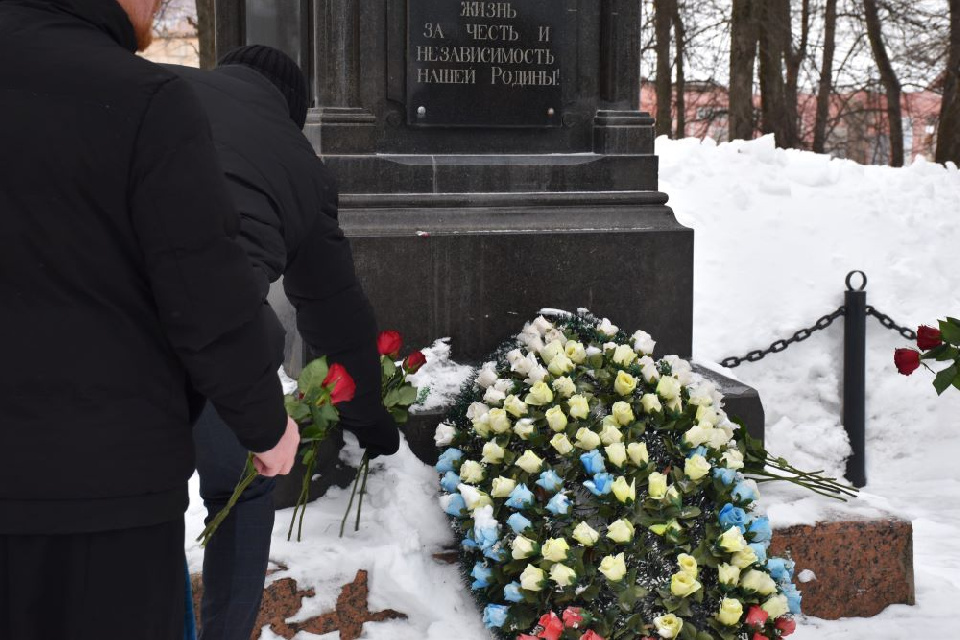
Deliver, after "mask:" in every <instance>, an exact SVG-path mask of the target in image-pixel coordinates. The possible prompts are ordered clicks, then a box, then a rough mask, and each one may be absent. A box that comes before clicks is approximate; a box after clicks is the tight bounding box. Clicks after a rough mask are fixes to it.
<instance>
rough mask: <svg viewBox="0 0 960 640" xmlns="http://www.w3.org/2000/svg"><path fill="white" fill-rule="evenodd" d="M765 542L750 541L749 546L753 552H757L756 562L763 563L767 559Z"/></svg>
mask: <svg viewBox="0 0 960 640" xmlns="http://www.w3.org/2000/svg"><path fill="white" fill-rule="evenodd" d="M767 544H768V543H766V542H752V543H750V545H749V546H750V548H751V549H753V552H754V553H755V554H757V562H758V563H759V564H763V563H765V562H766V561H767Z"/></svg>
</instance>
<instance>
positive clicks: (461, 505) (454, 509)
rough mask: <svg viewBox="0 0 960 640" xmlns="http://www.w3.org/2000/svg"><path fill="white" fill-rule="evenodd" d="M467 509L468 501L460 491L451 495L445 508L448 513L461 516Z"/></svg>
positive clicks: (457, 516) (456, 516)
mask: <svg viewBox="0 0 960 640" xmlns="http://www.w3.org/2000/svg"><path fill="white" fill-rule="evenodd" d="M466 509H467V503H466V501H464V499H463V496H461V495H460V494H459V493H455V494H453V495H452V496H450V499H449V501H448V502H447V506H446V507H444V509H443V510H444V511H445V512H446V513H447V515H449V516H453V517H455V518H459V517H460V516H462V515H463V512H464V511H466Z"/></svg>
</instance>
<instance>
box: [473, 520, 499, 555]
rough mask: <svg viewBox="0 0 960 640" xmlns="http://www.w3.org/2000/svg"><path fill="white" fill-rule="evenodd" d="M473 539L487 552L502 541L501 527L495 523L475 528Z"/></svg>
mask: <svg viewBox="0 0 960 640" xmlns="http://www.w3.org/2000/svg"><path fill="white" fill-rule="evenodd" d="M473 539H474V540H476V541H477V544H478V545H480V548H481V549H483V550H484V551H486V550H487V549H489V548H490V547H492V546H493V545H495V544H497V542H499V541H500V526H499V525H497V524H496V523H495V522H494V523H491V524H484V525H482V526H475V527H474V528H473Z"/></svg>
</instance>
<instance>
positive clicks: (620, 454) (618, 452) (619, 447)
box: [603, 442, 627, 468]
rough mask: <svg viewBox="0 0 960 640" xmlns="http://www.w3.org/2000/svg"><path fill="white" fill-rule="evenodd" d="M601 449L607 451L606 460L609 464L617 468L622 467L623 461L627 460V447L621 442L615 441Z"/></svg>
mask: <svg viewBox="0 0 960 640" xmlns="http://www.w3.org/2000/svg"><path fill="white" fill-rule="evenodd" d="M603 450H604V451H606V452H607V460H609V461H610V464H612V465H613V466H615V467H617V468H620V467H622V466H623V463H624V462H626V461H627V449H626V447H624V446H623V443H622V442H615V443H613V444H611V445H608V446H606V447H604V449H603Z"/></svg>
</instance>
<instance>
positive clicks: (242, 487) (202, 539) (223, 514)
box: [197, 453, 258, 547]
mask: <svg viewBox="0 0 960 640" xmlns="http://www.w3.org/2000/svg"><path fill="white" fill-rule="evenodd" d="M257 475H258V474H257V470H256V468H255V467H254V466H253V454H252V453H248V454H247V464H246V467H244V470H243V478H242V479H241V480H240V483H239V484H237V487H236V488H235V489H234V490H233V495H232V496H230V500H228V501H227V506H225V507H224V508H223V509H220V511H218V512H217V515H216V516H215V517H214V518H213V520H211V521H210V524H208V525H207V526H206V528H204V530H203V531H202V532H201V533H200V535H199V536H197V542H199V543H200V546H201V547H206V546H207V545H208V544H209V543H210V540H211V539H212V538H213V534H214V533H216V531H217V528H218V527H219V526H220V525H221V524H222V523H223V521H224V520H226V519H227V516H228V515H230V510H231V509H233V507H234V506H236V504H237V501H238V500H239V499H240V496H241V495H242V494H243V492H244V491H246V489H247V487H249V486H250V483H251V482H253V479H254V478H256V477H257Z"/></svg>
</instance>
